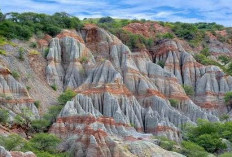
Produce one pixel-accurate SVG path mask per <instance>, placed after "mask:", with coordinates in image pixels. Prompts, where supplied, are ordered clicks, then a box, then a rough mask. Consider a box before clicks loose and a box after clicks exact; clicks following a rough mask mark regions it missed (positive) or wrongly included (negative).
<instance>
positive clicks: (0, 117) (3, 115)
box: [0, 108, 9, 124]
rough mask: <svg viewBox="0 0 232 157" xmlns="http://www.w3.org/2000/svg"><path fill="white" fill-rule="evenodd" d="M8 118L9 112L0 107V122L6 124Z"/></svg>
mask: <svg viewBox="0 0 232 157" xmlns="http://www.w3.org/2000/svg"><path fill="white" fill-rule="evenodd" d="M8 119H9V112H8V111H7V110H4V109H1V108H0V123H3V124H6V123H7V122H8Z"/></svg>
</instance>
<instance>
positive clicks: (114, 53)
mask: <svg viewBox="0 0 232 157" xmlns="http://www.w3.org/2000/svg"><path fill="white" fill-rule="evenodd" d="M66 34H68V33H66ZM79 36H82V39H83V41H84V43H83V42H82V40H79V38H78V40H77V39H75V38H73V37H70V36H68V35H67V36H62V38H54V39H52V40H51V42H50V50H49V54H48V56H47V60H48V66H47V69H46V74H47V81H48V83H49V84H54V83H55V84H57V85H58V86H59V88H60V89H67V88H72V89H74V90H75V91H76V93H77V95H76V97H75V98H73V100H72V101H69V102H67V104H66V105H65V106H64V108H63V109H62V111H61V113H60V114H59V116H58V118H57V122H56V123H54V124H53V126H52V127H51V129H50V132H51V133H54V134H56V135H57V136H59V137H61V138H63V139H64V141H65V142H64V143H63V145H62V148H61V149H62V150H71V152H73V155H74V156H94V155H96V156H115V157H116V156H133V155H135V156H136V155H137V156H146V155H145V154H144V153H145V152H143V149H147V150H149V151H148V152H149V153H150V156H154V155H155V153H157V151H158V149H160V148H156V147H157V146H155V145H154V144H152V141H151V135H152V134H153V135H158V136H161V135H162V136H167V137H168V138H170V139H173V140H176V141H180V140H181V135H180V134H181V132H180V128H181V127H182V126H183V125H184V124H185V123H192V124H195V122H196V120H197V119H198V118H202V119H208V120H210V121H218V118H217V116H216V115H217V112H216V111H215V110H206V109H204V108H201V107H199V106H198V105H196V104H195V103H196V102H197V101H195V100H194V99H190V98H189V97H188V96H187V95H186V94H185V92H184V90H183V88H182V84H188V85H192V86H194V87H198V86H199V87H201V88H200V89H199V88H196V90H197V92H196V93H197V94H202V93H204V92H205V91H210V90H214V91H216V90H217V89H216V88H217V87H218V86H216V85H215V86H212V87H211V86H210V88H209V87H208V86H209V85H211V84H213V85H214V84H215V82H214V80H211V79H212V76H214V75H215V73H216V74H217V76H218V71H220V69H219V68H217V67H204V66H202V65H199V64H198V63H197V62H196V61H195V60H194V59H193V57H192V56H191V55H189V54H188V53H187V52H185V50H184V49H183V48H182V47H181V45H178V43H175V42H174V41H167V42H165V43H164V44H166V45H165V48H167V50H168V52H169V47H170V49H171V50H172V47H174V48H176V49H175V50H178V51H177V52H172V51H170V52H169V53H170V54H169V53H168V52H166V50H162V49H161V48H160V47H157V50H156V52H157V54H154V56H153V58H154V62H158V61H159V60H162V59H163V60H164V61H165V68H164V69H163V68H161V67H160V66H159V65H157V64H155V63H153V60H151V57H150V56H149V54H148V52H146V51H142V52H136V53H135V52H134V53H133V52H131V51H130V50H129V48H128V47H127V46H125V45H124V44H123V43H122V42H121V41H120V40H118V39H117V38H116V37H115V36H113V35H112V34H109V33H108V32H106V31H105V30H103V29H100V28H98V27H95V26H92V25H88V26H86V27H85V28H84V29H83V30H82V31H81V33H79ZM161 47H162V45H161ZM173 51H174V50H173ZM162 55H163V56H162ZM83 56H88V59H87V60H86V59H85V60H84V61H83ZM158 56H159V57H158ZM173 56H174V57H173ZM177 61H178V62H177ZM177 65H178V66H177ZM182 67H185V69H184V70H180V69H182ZM192 67H197V68H198V69H199V68H201V69H199V70H198V71H196V72H195V69H194V68H192ZM193 71H194V72H193ZM213 72H214V73H213ZM220 72H221V71H220ZM206 73H209V76H207V75H205V74H206ZM221 73H222V74H223V72H221ZM204 75H205V76H204ZM210 75H212V76H210ZM198 77H200V80H198ZM207 77H209V78H210V79H209V78H207ZM225 78H227V79H226V81H230V77H226V76H225ZM225 78H224V80H225ZM196 79H197V80H196ZM215 79H216V76H215ZM226 81H225V82H226ZM222 84H225V83H224V82H222ZM204 87H205V88H204ZM208 88H209V89H208ZM225 88H226V87H225ZM228 90H229V89H228ZM170 98H175V99H178V100H179V102H180V103H179V104H178V106H177V107H175V108H174V107H172V106H171V105H170V102H169V99H170ZM209 99H210V98H209V97H206V98H205V99H203V100H200V101H202V102H205V101H206V100H209ZM192 100H194V101H192ZM216 100H217V101H218V99H216ZM144 133H150V134H144ZM131 141H134V142H131ZM122 142H123V143H125V144H126V145H127V146H126V147H129V149H127V151H122V147H125V145H124V146H123V144H122ZM153 145H154V146H153ZM152 147H154V149H155V150H154V149H153V148H152ZM128 153H129V154H128ZM166 153H171V152H164V154H162V153H161V154H162V155H161V156H176V155H177V154H175V153H174V154H173V153H171V154H166ZM148 156H149V155H148Z"/></svg>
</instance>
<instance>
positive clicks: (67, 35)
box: [56, 31, 84, 43]
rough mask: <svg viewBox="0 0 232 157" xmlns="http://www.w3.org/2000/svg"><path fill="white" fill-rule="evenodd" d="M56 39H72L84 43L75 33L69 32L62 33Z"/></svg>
mask: <svg viewBox="0 0 232 157" xmlns="http://www.w3.org/2000/svg"><path fill="white" fill-rule="evenodd" d="M56 37H57V38H59V39H61V38H64V37H72V38H74V39H76V40H77V41H79V42H81V43H84V40H83V39H82V38H81V37H80V36H78V35H77V34H76V33H74V32H71V31H63V32H61V33H60V34H58V35H57V36H56Z"/></svg>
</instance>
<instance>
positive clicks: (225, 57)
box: [218, 55, 231, 65]
mask: <svg viewBox="0 0 232 157" xmlns="http://www.w3.org/2000/svg"><path fill="white" fill-rule="evenodd" d="M218 59H219V60H220V61H221V62H222V63H223V64H224V65H226V64H228V63H229V62H230V61H231V59H230V58H229V57H228V56H226V55H221V56H219V57H218Z"/></svg>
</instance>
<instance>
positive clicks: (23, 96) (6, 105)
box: [0, 65, 39, 121]
mask: <svg viewBox="0 0 232 157" xmlns="http://www.w3.org/2000/svg"><path fill="white" fill-rule="evenodd" d="M0 93H1V98H0V99H1V100H0V101H1V108H3V109H6V110H8V111H9V115H10V120H11V121H12V120H13V119H14V117H15V116H16V115H17V114H19V113H21V112H23V110H24V109H28V110H30V111H31V112H32V117H31V118H32V119H35V118H39V112H38V110H37V108H36V107H35V105H34V100H33V99H32V98H31V97H30V96H29V94H28V91H27V89H26V87H25V86H24V85H23V84H21V83H19V82H18V81H17V80H16V79H15V78H14V77H13V76H12V73H11V71H10V70H9V69H7V68H6V67H3V66H1V65H0Z"/></svg>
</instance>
